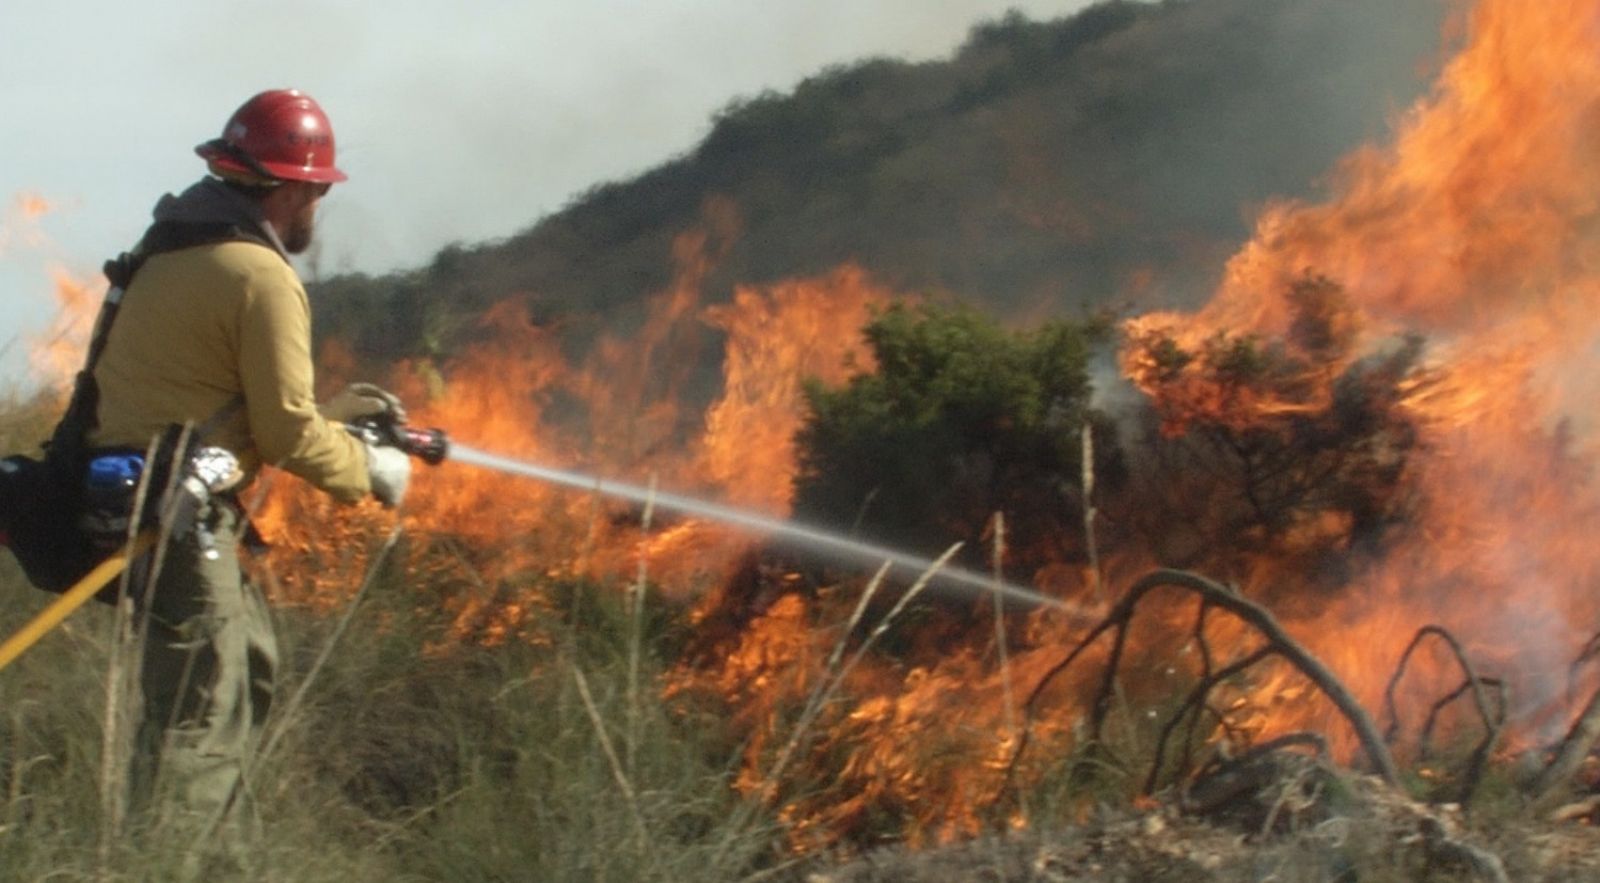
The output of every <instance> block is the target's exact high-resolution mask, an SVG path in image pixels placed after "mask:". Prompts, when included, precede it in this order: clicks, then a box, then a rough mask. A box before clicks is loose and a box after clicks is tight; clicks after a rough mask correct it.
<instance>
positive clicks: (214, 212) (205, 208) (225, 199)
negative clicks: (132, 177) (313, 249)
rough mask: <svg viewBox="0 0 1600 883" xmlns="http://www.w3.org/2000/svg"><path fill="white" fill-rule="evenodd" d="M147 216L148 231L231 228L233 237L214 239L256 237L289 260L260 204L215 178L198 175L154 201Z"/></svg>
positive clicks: (252, 238)
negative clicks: (151, 219) (151, 222)
mask: <svg viewBox="0 0 1600 883" xmlns="http://www.w3.org/2000/svg"><path fill="white" fill-rule="evenodd" d="M151 215H152V216H153V217H154V219H155V225H154V226H153V227H152V228H151V229H152V230H154V229H156V228H157V227H168V226H169V225H170V226H179V227H197V228H198V227H204V228H213V229H215V228H232V229H233V230H235V231H237V232H236V235H235V236H233V237H217V238H240V239H251V240H256V241H259V242H262V243H264V244H266V245H269V246H271V247H272V249H273V250H275V251H276V252H277V253H278V254H279V255H281V256H283V258H284V260H288V259H289V255H288V252H286V251H284V248H283V242H282V241H281V240H279V239H278V234H277V231H275V230H273V229H272V225H271V224H269V223H267V219H266V218H265V217H263V216H262V214H261V206H259V205H257V204H256V202H255V201H254V200H252V199H250V198H249V197H248V196H245V195H244V194H242V193H240V192H238V191H237V190H234V189H233V188H232V187H229V186H228V185H226V184H224V183H222V182H221V181H219V180H217V179H216V178H202V179H201V180H199V181H197V182H196V183H195V184H193V185H191V186H190V187H189V188H188V189H187V190H185V191H183V192H182V193H179V194H177V195H176V196H174V195H173V194H171V193H168V194H167V195H165V196H163V197H161V199H160V200H159V201H158V202H157V203H156V207H155V210H154V211H152V212H151ZM146 235H147V236H149V235H150V234H146Z"/></svg>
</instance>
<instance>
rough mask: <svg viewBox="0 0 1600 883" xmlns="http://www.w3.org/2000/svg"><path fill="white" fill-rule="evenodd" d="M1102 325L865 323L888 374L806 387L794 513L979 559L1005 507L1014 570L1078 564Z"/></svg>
mask: <svg viewBox="0 0 1600 883" xmlns="http://www.w3.org/2000/svg"><path fill="white" fill-rule="evenodd" d="M1104 331H1105V326H1104V325H1103V324H1102V323H1098V322H1083V323H1072V322H1059V321H1058V322H1051V323H1047V324H1045V325H1042V326H1040V327H1038V328H1036V329H1033V330H1030V331H1027V332H1018V333H1010V332H1007V331H1005V330H1003V329H1001V328H1000V327H999V326H998V325H996V324H995V323H994V322H993V321H992V320H991V319H988V318H986V317H984V316H982V315H980V314H978V313H977V312H975V311H973V310H971V309H966V308H937V307H907V306H895V307H891V308H889V309H888V310H886V311H884V312H883V313H881V314H880V315H878V316H877V317H876V318H875V319H874V320H873V321H872V322H871V323H869V324H868V325H867V327H866V329H865V332H864V333H865V335H866V339H867V342H868V345H869V346H870V347H871V349H872V354H873V356H874V357H875V359H876V361H877V364H878V370H877V372H876V373H871V374H861V375H857V376H856V377H854V378H853V379H852V380H851V381H850V382H849V383H848V384H846V385H844V386H842V387H837V388H829V387H826V386H823V385H822V384H820V383H815V382H813V383H812V384H810V385H809V386H808V387H807V388H806V392H805V395H806V403H807V405H808V406H809V411H810V413H809V417H808V419H807V422H806V423H805V425H804V426H803V427H802V428H801V429H800V431H799V434H798V436H797V444H796V447H797V449H798V468H797V474H796V477H795V511H796V514H797V515H798V516H800V517H802V518H806V519H809V520H812V521H814V522H817V523H820V524H832V525H853V526H854V528H855V529H856V530H858V531H859V532H860V533H862V534H863V535H865V536H869V537H871V538H873V539H875V540H880V541H883V542H886V543H891V544H895V545H898V546H901V547H904V548H908V549H915V550H919V551H924V552H936V551H938V550H939V549H942V548H944V547H946V546H948V545H949V544H950V543H952V542H954V541H957V540H962V541H965V542H966V543H967V544H968V547H969V551H970V552H971V553H972V554H974V555H976V554H978V549H979V548H981V542H980V541H981V539H982V535H983V531H984V527H985V525H986V524H987V523H988V522H989V519H990V518H991V516H993V514H994V513H995V512H997V511H1003V512H1006V513H1007V514H1008V516H1010V517H1009V518H1008V521H1009V522H1010V523H1011V524H1012V525H1014V527H1013V529H1012V531H1011V538H1010V540H1011V548H1012V549H1013V552H1014V554H1013V559H1012V562H1011V563H1012V565H1013V566H1014V567H1016V568H1017V569H1019V571H1026V570H1030V569H1031V568H1032V567H1034V566H1037V565H1038V564H1041V563H1044V562H1045V561H1049V560H1062V559H1063V558H1072V557H1075V556H1076V553H1077V550H1076V549H1075V548H1072V546H1073V544H1074V543H1075V542H1076V539H1075V537H1077V536H1078V532H1077V531H1076V530H1073V529H1071V528H1070V527H1069V525H1071V524H1072V519H1073V518H1075V517H1076V512H1077V511H1078V507H1077V506H1076V505H1071V506H1069V505H1067V502H1068V499H1069V497H1068V495H1069V494H1071V493H1072V489H1073V488H1075V487H1077V482H1078V480H1079V476H1080V474H1081V471H1082V444H1081V441H1080V430H1081V427H1082V426H1083V423H1084V421H1086V420H1090V419H1091V414H1090V411H1089V394H1090V383H1089V373H1088V367H1087V366H1088V358H1089V354H1090V351H1091V348H1092V346H1093V345H1094V343H1095V342H1096V341H1097V340H1100V339H1101V338H1102V337H1103V334H1104Z"/></svg>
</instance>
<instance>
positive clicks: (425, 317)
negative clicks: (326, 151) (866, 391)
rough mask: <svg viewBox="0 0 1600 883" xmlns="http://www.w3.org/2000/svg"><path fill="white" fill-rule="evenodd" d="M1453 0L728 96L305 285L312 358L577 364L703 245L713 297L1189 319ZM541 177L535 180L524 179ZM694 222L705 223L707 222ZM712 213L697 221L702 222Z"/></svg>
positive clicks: (1106, 26) (1190, 25)
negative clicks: (683, 257)
mask: <svg viewBox="0 0 1600 883" xmlns="http://www.w3.org/2000/svg"><path fill="white" fill-rule="evenodd" d="M1448 5H1449V4H1448V3H1447V2H1446V0H1339V2H1330V0H1165V2H1160V3H1142V2H1127V0H1111V2H1106V3H1102V4H1099V5H1097V6H1094V7H1091V8H1089V9H1087V10H1084V11H1082V12H1080V13H1078V14H1077V15H1074V16H1071V17H1067V18H1062V19H1059V20H1056V21H1047V22H1035V21H1031V20H1028V19H1027V18H1025V17H1023V16H1021V15H1017V14H1012V15H1008V16H1006V17H1004V18H1001V19H999V20H996V21H990V22H986V23H983V24H980V25H978V26H976V27H975V28H974V29H973V30H972V31H971V33H970V35H969V36H968V38H967V40H966V42H965V44H964V45H963V46H962V47H961V48H960V49H959V50H958V51H957V52H955V53H954V54H953V55H952V56H951V57H950V58H949V59H947V60H942V61H932V62H925V63H917V64H912V63H907V62H903V61H896V60H889V59H872V60H866V61H861V62H857V63H852V64H849V65H844V66H840V67H835V68H830V69H827V70H825V71H822V72H820V73H818V74H816V75H815V76H813V77H810V78H809V79H807V80H805V81H804V82H802V83H801V84H800V85H799V86H798V87H796V88H795V89H794V91H793V92H792V93H789V94H776V93H765V94H761V95H756V96H750V97H744V98H739V99H736V100H734V101H733V102H732V103H730V104H729V105H728V106H727V107H726V108H725V109H724V110H723V111H722V112H721V113H720V114H719V115H718V116H717V118H716V119H715V120H714V121H713V123H712V125H711V127H710V131H709V133H708V135H707V136H706V137H705V138H704V140H703V141H702V142H701V143H700V144H699V145H698V146H696V147H695V148H694V149H693V150H691V151H690V152H688V153H687V154H685V155H682V156H678V157H675V158H672V159H670V160H668V161H666V162H663V163H662V164H661V165H660V166H658V167H656V168H654V169H651V170H649V171H647V172H645V173H644V174H641V175H640V176H638V177H637V178H634V179H632V180H628V181H617V182H610V183H605V184H601V185H599V186H597V187H595V188H593V189H592V190H590V191H589V192H587V193H584V194H582V195H581V196H579V197H577V198H576V199H574V200H573V201H572V202H571V204H570V205H568V206H567V207H566V208H564V209H563V210H561V211H559V212H557V213H555V214H552V215H549V216H547V217H544V218H542V219H537V220H535V221H534V222H533V223H532V226H530V227H528V228H527V229H525V230H522V231H520V232H517V233H515V234H513V235H510V236H508V237H507V238H506V239H504V240H501V241H497V242H486V243H470V244H466V243H464V244H459V245H456V246H452V247H449V248H446V249H444V250H443V251H441V252H440V253H439V254H437V255H435V256H433V257H432V259H431V260H425V259H422V256H419V260H420V261H421V263H422V266H421V268H420V269H417V270H414V271H409V272H404V273H396V274H390V275H386V276H380V277H368V276H363V275H352V276H342V277H337V278H333V279H329V280H325V281H322V282H320V283H319V284H318V285H316V286H315V289H316V290H314V292H313V303H314V304H315V309H316V310H317V314H318V315H317V317H316V320H317V327H318V331H319V334H321V335H322V336H324V337H334V338H339V339H342V340H345V341H348V342H349V343H350V344H351V345H352V346H353V348H354V351H355V354H356V356H357V358H358V359H360V360H363V361H370V362H371V363H373V364H381V363H383V362H387V361H389V360H392V359H395V358H399V357H405V356H417V355H427V356H433V357H439V356H447V355H448V354H450V353H452V352H455V351H457V350H458V349H459V347H460V346H461V345H463V344H464V343H466V342H468V341H470V339H471V337H472V335H473V334H474V333H475V327H476V326H475V323H474V321H473V318H474V317H476V316H477V315H479V314H480V313H481V312H482V310H483V309H484V308H486V307H487V306H489V305H491V304H494V303H497V302H499V301H502V300H505V299H507V298H510V297H518V298H522V299H524V300H525V301H526V302H527V304H528V305H529V307H530V308H531V310H532V312H533V315H534V316H535V318H536V320H537V321H541V322H557V321H559V322H561V324H562V328H563V341H564V344H565V345H566V346H568V347H571V348H572V349H573V350H574V351H581V350H582V349H583V348H584V347H585V345H586V343H587V342H588V341H589V340H591V339H592V338H593V336H594V334H595V333H597V332H599V331H601V330H617V331H624V332H625V331H626V330H627V329H628V328H629V327H631V326H632V325H634V324H635V323H636V322H637V320H638V318H639V317H640V316H641V315H642V306H643V304H644V303H645V302H646V300H647V298H648V296H649V295H650V294H651V293H653V292H656V291H659V290H661V289H662V288H663V287H665V286H666V285H667V284H668V282H669V280H670V278H671V274H672V272H673V261H672V254H671V244H672V240H673V238H674V237H675V236H676V235H678V234H680V233H681V232H683V231H685V230H688V229H693V228H695V227H697V226H708V227H710V228H712V229H713V230H714V231H715V232H716V234H717V235H715V236H714V237H713V246H714V248H712V249H711V253H712V255H713V257H714V258H715V259H716V263H715V266H714V267H713V269H712V271H711V272H710V274H709V275H708V277H707V279H706V282H705V290H704V292H703V297H704V299H705V301H707V302H717V301H721V300H724V299H726V298H727V297H728V296H729V295H730V293H731V291H732V289H733V286H734V285H736V284H741V283H761V282H764V281H771V280H777V279H782V278H788V277H793V276H806V275H811V274H817V273H821V272H824V271H826V270H829V269H831V268H833V267H835V266H837V265H838V264H840V263H842V262H845V261H854V262H856V263H858V264H860V265H862V266H863V267H865V268H866V269H867V270H868V271H869V272H870V273H872V274H873V276H874V277H876V278H877V279H879V280H881V281H883V282H884V283H887V284H888V285H890V286H892V287H894V288H896V289H897V290H902V291H907V292H918V293H923V294H949V295H953V296H955V297H958V298H960V299H962V300H965V301H968V302H970V303H973V304H976V305H979V306H980V307H981V308H983V309H985V310H986V311H989V312H992V313H994V314H997V315H1001V316H1005V317H1011V318H1041V317H1045V316H1064V315H1066V316H1070V315H1079V314H1082V313H1083V312H1084V310H1085V308H1086V307H1091V306H1092V307H1100V306H1105V305H1107V304H1110V305H1113V306H1117V307H1121V308H1123V309H1130V310H1132V309H1147V308H1150V307H1155V306H1172V305H1192V304H1194V303H1196V302H1198V301H1199V300H1201V299H1203V298H1204V296H1205V295H1206V294H1207V293H1208V292H1209V290H1210V288H1211V286H1212V285H1213V283H1214V281H1215V279H1216V275H1217V273H1218V271H1219V269H1220V267H1221V263H1222V261H1223V260H1224V259H1225V258H1226V256H1227V255H1228V254H1230V253H1231V251H1232V250H1233V249H1234V248H1235V247H1236V246H1237V245H1238V243H1239V242H1240V241H1241V240H1242V239H1243V238H1244V237H1245V236H1246V235H1247V233H1248V230H1249V225H1250V216H1251V213H1252V208H1253V207H1254V206H1258V205H1260V204H1261V203H1262V202H1263V201H1264V200H1267V199H1271V198H1276V197H1282V196H1288V197H1294V196H1309V195H1313V194H1314V193H1315V192H1316V188H1317V185H1318V181H1319V179H1321V178H1322V176H1324V175H1326V174H1327V170H1328V169H1329V168H1332V167H1333V166H1334V164H1335V163H1336V161H1337V159H1338V157H1340V156H1341V155H1343V154H1344V153H1346V152H1347V151H1349V150H1350V149H1351V148H1352V147H1354V146H1355V145H1357V144H1359V143H1361V142H1363V141H1365V140H1368V139H1371V138H1374V137H1376V136H1378V135H1380V134H1381V133H1382V132H1383V131H1384V129H1385V126H1386V124H1387V122H1388V121H1389V120H1390V119H1391V118H1392V117H1393V115H1394V114H1396V113H1398V112H1400V111H1401V110H1402V109H1403V108H1404V107H1405V106H1407V105H1408V104H1409V103H1410V101H1411V100H1412V99H1413V98H1414V97H1415V96H1416V95H1417V94H1419V92H1420V91H1421V89H1422V88H1423V85H1424V84H1425V83H1426V82H1427V79H1428V77H1427V75H1428V72H1429V70H1430V69H1432V68H1433V67H1435V66H1436V63H1437V61H1438V59H1440V58H1441V57H1442V53H1441V48H1440V46H1439V38H1438V35H1439V33H1440V32H1441V29H1440V24H1441V20H1442V19H1443V17H1444V15H1445V13H1446V12H1447V7H1448ZM532 173H537V172H536V170H535V171H534V172H532ZM708 206H715V207H717V208H715V209H714V210H708ZM708 215H709V216H714V220H710V221H708Z"/></svg>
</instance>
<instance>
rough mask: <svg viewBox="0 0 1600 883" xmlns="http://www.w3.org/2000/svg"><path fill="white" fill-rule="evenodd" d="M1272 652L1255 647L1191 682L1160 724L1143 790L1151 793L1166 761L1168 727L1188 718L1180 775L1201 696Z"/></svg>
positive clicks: (1184, 769) (1202, 701) (1201, 705)
mask: <svg viewBox="0 0 1600 883" xmlns="http://www.w3.org/2000/svg"><path fill="white" fill-rule="evenodd" d="M1274 652H1276V651H1275V650H1274V649H1273V648H1272V647H1271V646H1270V645H1268V646H1266V647H1261V648H1258V649H1257V650H1256V651H1255V652H1253V653H1250V654H1249V655H1247V656H1245V657H1244V658H1242V659H1240V660H1239V661H1237V662H1235V663H1233V664H1232V665H1227V666H1224V667H1223V668H1221V669H1220V670H1218V671H1216V672H1213V673H1212V674H1209V675H1207V676H1206V677H1204V678H1201V679H1200V683H1198V684H1195V686H1194V689H1192V690H1190V691H1189V695H1188V696H1186V697H1184V700H1183V704H1182V705H1180V706H1178V710H1177V711H1175V712H1173V714H1172V716H1171V717H1169V718H1167V722H1166V724H1164V725H1163V726H1162V727H1161V736H1160V738H1158V739H1157V740H1156V750H1155V758H1154V759H1153V760H1152V761H1151V762H1150V774H1149V776H1147V777H1146V778H1145V780H1144V793H1145V794H1152V793H1154V792H1155V790H1156V782H1157V781H1158V780H1159V779H1160V776H1161V767H1162V766H1163V765H1164V764H1165V763H1166V758H1167V740H1168V739H1170V738H1171V737H1172V731H1173V730H1175V729H1177V727H1178V724H1179V723H1180V722H1182V721H1183V719H1184V718H1185V717H1187V718H1189V721H1190V727H1189V735H1188V736H1187V737H1186V738H1185V740H1184V755H1183V762H1182V763H1181V764H1179V767H1178V775H1179V776H1182V775H1183V774H1184V773H1186V772H1188V766H1189V759H1190V754H1189V750H1188V749H1189V746H1190V745H1191V744H1193V734H1194V727H1195V724H1196V723H1197V722H1198V720H1199V717H1200V711H1201V709H1203V708H1204V707H1205V699H1206V697H1207V696H1208V695H1210V693H1211V690H1212V689H1213V688H1214V687H1216V686H1217V685H1218V684H1220V683H1222V682H1223V681H1225V680H1227V679H1228V678H1231V677H1233V676H1234V675H1237V674H1240V673H1242V672H1244V671H1245V670H1246V669H1248V668H1250V667H1251V666H1253V665H1255V664H1256V663H1258V662H1260V661H1262V660H1264V659H1266V658H1267V657H1269V656H1271V655H1273V653H1274Z"/></svg>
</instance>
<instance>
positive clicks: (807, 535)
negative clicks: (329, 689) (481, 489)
mask: <svg viewBox="0 0 1600 883" xmlns="http://www.w3.org/2000/svg"><path fill="white" fill-rule="evenodd" d="M450 459H451V460H454V461H456V462H458V463H466V464H468V465H471V466H478V467H481V468H484V469H493V470H495V471H497V472H503V473H506V474H508V475H520V476H523V477H526V478H534V479H538V480H539V481H545V482H549V483H551V484H558V485H564V486H566V487H571V488H578V489H580V490H585V491H589V492H590V493H596V494H602V495H604V496H608V497H617V498H620V499H624V500H632V501H634V502H636V503H641V504H648V505H652V506H655V507H657V508H660V509H665V510H669V511H673V512H677V513H680V514H684V515H695V516H699V517H701V518H707V519H710V520H712V521H718V522H721V523H723V524H730V525H734V526H736V527H743V528H748V529H750V530H752V531H759V532H761V533H766V534H771V535H772V536H774V537H781V538H783V539H784V540H787V541H789V542H791V543H793V544H794V545H797V546H802V547H806V548H810V549H815V550H819V551H825V552H829V553H832V554H834V555H836V556H838V557H839V558H840V559H843V560H847V561H850V562H853V563H857V564H863V565H867V566H879V565H882V564H883V563H884V562H889V563H891V565H893V568H892V571H893V572H897V573H898V575H899V576H900V577H902V578H904V577H907V576H911V577H915V576H917V575H920V574H922V573H924V572H925V571H927V570H928V569H929V568H931V567H933V565H934V562H933V559H931V558H923V557H920V556H917V555H911V554H908V553H906V552H901V551H898V550H895V549H891V548H889V547H887V546H879V545H875V544H872V543H864V542H861V541H860V540H854V539H851V538H850V537H848V536H845V535H843V534H839V533H835V532H833V531H829V530H825V529H823V528H820V527H813V526H811V525H807V524H801V523H799V522H794V521H785V520H783V519H779V518H773V517H770V516H767V515H762V514H760V513H758V512H752V511H750V510H748V509H739V508H736V507H733V506H725V505H722V504H720V503H713V502H710V501H709V500H701V499H697V498H695V497H689V496H685V495H683V494H675V493H671V492H669V491H662V490H653V489H651V488H646V487H640V486H638V485H634V484H626V483H624V482H619V481H611V480H608V479H603V478H599V477H597V476H593V475H585V474H583V473H581V472H573V471H570V470H566V469H553V468H551V467H549V466H540V465H538V464H535V463H525V462H522V461H520V460H513V459H511V458H509V457H502V456H499V455H497V454H490V453H487V452H485V451H480V450H477V449H476V448H472V447H468V446H467V445H463V444H460V443H457V442H455V441H453V440H452V442H451V444H450ZM894 569H898V570H894ZM929 589H930V590H933V589H940V590H943V591H946V592H949V591H960V592H962V593H963V594H966V595H969V596H974V595H978V594H980V593H989V592H994V591H999V592H1000V593H1001V595H1002V596H1004V597H1006V598H1008V599H1011V600H1013V601H1017V602H1020V603H1023V604H1027V605H1029V606H1035V607H1037V606H1044V607H1055V608H1058V609H1062V610H1066V611H1068V612H1071V613H1075V614H1082V615H1085V616H1087V615H1091V614H1092V612H1093V611H1091V610H1089V609H1088V608H1085V607H1081V606H1079V605H1075V604H1071V603H1068V602H1066V601H1062V600H1061V599H1059V598H1052V597H1050V596H1049V595H1045V594H1042V593H1040V592H1037V591H1035V590H1033V589H1031V588H1029V587H1027V586H1020V585H1017V584H1015V583H1010V582H1005V581H997V580H996V579H995V577H994V576H992V575H989V574H983V573H978V572H976V571H972V570H967V569H965V568H961V567H951V566H949V565H946V566H945V567H943V568H941V569H940V570H939V572H938V573H937V574H936V575H935V576H934V578H933V580H932V581H931V582H930V583H929Z"/></svg>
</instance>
